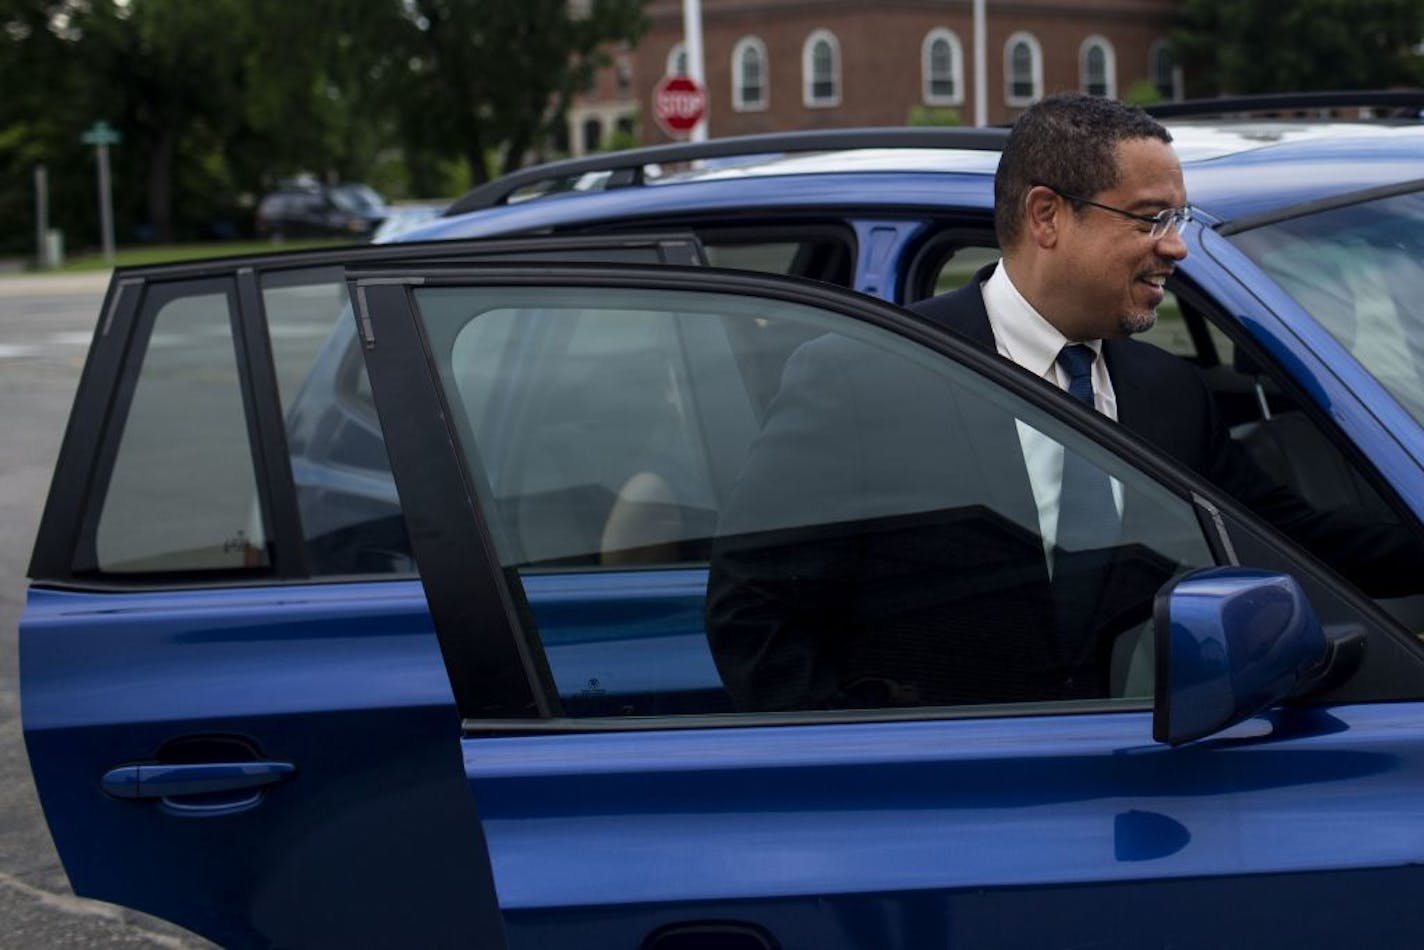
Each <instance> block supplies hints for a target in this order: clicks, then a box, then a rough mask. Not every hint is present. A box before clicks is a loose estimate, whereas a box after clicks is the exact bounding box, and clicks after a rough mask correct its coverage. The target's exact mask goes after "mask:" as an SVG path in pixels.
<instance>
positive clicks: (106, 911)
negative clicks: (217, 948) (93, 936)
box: [0, 871, 188, 950]
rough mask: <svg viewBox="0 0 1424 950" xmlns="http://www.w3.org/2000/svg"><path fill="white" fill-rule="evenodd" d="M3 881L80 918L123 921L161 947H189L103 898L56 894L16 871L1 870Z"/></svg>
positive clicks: (123, 923) (42, 902)
mask: <svg viewBox="0 0 1424 950" xmlns="http://www.w3.org/2000/svg"><path fill="white" fill-rule="evenodd" d="M0 884H3V885H4V886H6V887H9V888H12V889H13V890H16V891H19V892H20V893H21V894H24V895H25V896H26V897H30V898H33V899H34V900H37V901H39V902H40V903H41V904H43V905H45V906H46V907H49V908H52V909H54V910H58V911H63V912H64V913H66V914H75V915H76V916H79V917H98V918H101V919H103V920H107V921H111V922H112V923H116V924H122V925H123V926H125V927H130V928H133V929H135V930H139V931H140V932H142V933H143V936H145V937H147V938H148V939H149V940H151V941H153V942H154V943H155V944H157V945H158V946H160V947H172V948H173V950H183V948H184V947H187V946H188V944H187V942H185V941H183V940H181V939H179V938H178V937H170V936H168V935H167V934H156V933H150V932H148V931H145V930H142V928H139V927H135V926H134V924H133V923H132V922H131V921H129V920H126V919H125V918H124V912H123V911H122V910H121V909H120V908H118V907H116V906H114V905H113V904H103V903H100V902H99V901H91V900H85V899H84V898H82V897H74V896H72V895H69V894H55V893H52V892H50V891H47V890H45V889H44V888H41V887H35V886H34V885H33V884H26V883H25V882H24V881H22V880H20V879H19V878H17V877H15V876H14V875H13V874H6V873H5V872H3V871H0Z"/></svg>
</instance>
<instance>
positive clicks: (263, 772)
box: [20, 234, 702, 947]
mask: <svg viewBox="0 0 1424 950" xmlns="http://www.w3.org/2000/svg"><path fill="white" fill-rule="evenodd" d="M487 259H495V260H525V261H531V260H533V261H539V260H542V261H550V260H584V261H589V260H613V261H625V262H626V261H643V262H648V263H658V262H675V263H681V264H697V263H699V262H701V260H702V254H701V249H700V247H699V246H698V244H697V242H696V240H695V239H692V238H690V237H687V236H682V235H675V234H665V235H647V236H637V235H624V236H618V237H613V238H598V239H588V238H580V239H569V240H567V241H562V242H559V241H549V240H540V241H538V242H536V243H535V244H533V245H531V243H530V242H524V241H517V240H514V241H483V242H481V241H464V242H444V243H440V244H430V245H389V246H380V247H364V248H355V249H352V248H344V249H338V250H328V251H320V252H310V253H302V254H283V255H270V256H261V257H253V258H243V259H234V260H226V261H210V262H201V263H195V264H188V265H177V266H165V267H150V268H141V269H126V270H120V271H118V272H116V274H115V276H114V279H113V283H112V285H111V288H110V290H109V293H108V296H107V298H106V301H105V303H104V308H103V312H102V314H101V315H100V320H99V326H98V328H97V331H96V333H95V337H94V342H93V344H92V347H91V350H90V354H89V359H88V363H87V364H86V367H85V370H84V373H83V376H82V379H81V381H80V385H79V389H78V393H77V396H76V399H75V406H74V410H73V413H72V417H71V420H70V423H69V428H68V431H67V433H66V435H65V439H64V443H63V446H62V449H61V454H60V458H59V461H58V464H57V466H56V471H55V475H54V479H53V484H52V488H51V492H50V495H49V499H48V502H47V505H46V509H45V513H44V516H43V520H42V525H41V529H40V533H39V536H38V540H37V542H36V546H35V551H34V554H33V558H32V561H31V567H30V577H31V578H32V585H31V588H30V592H29V598H28V604H27V608H26V611H25V614H24V618H23V621H22V625H21V632H20V641H21V642H20V653H21V690H22V697H23V724H24V731H25V740H26V745H27V749H28V752H29V758H30V764H31V768H32V771H33V773H34V777H35V783H36V787H37V789H38V792H39V797H40V800H41V803H42V805H43V807H44V812H45V816H46V819H47V821H48V823H49V827H50V830H51V833H52V835H53V837H54V841H55V844H56V846H57V849H58V851H59V854H60V857H61V859H62V860H63V863H64V866H65V869H66V871H67V873H68V875H69V879H70V881H71V883H72V885H73V887H74V889H75V891H76V892H77V893H78V894H80V895H82V896H86V897H92V898H96V899H100V900H104V901H109V902H112V903H116V904H123V905H126V906H129V907H133V908H136V909H138V910H141V911H145V912H147V913H150V914H154V915H157V916H160V917H164V918H167V919H169V920H172V921H174V922H176V923H178V924H180V925H182V926H184V927H187V928H189V929H191V930H193V931H196V932H198V933H200V934H202V935H203V936H205V937H207V938H209V939H211V940H214V941H216V942H217V943H219V944H221V945H223V946H233V947H236V946H284V947H310V946H377V945H380V946H461V947H469V946H481V947H502V946H504V945H505V937H504V925H503V923H502V918H501V913H500V908H499V905H498V902H497V899H496V894H495V889H494V884H493V881H492V879H491V875H490V867H489V860H488V855H487V849H486V843H485V840H484V835H483V832H482V828H481V824H480V821H479V818H478V814H477V811H476V803H475V802H474V800H473V799H472V797H471V795H470V787H469V783H468V780H467V777H466V769H465V765H464V761H463V757H462V754H461V747H460V734H461V732H460V719H459V716H458V715H457V711H456V708H455V705H454V702H453V699H452V696H451V690H450V685H449V680H448V679H447V676H446V673H445V668H444V665H443V663H442V659H441V654H440V650H439V646H438V644H437V642H436V640H435V638H434V636H433V632H432V628H431V624H430V619H429V615H428V612H427V610H426V606H425V601H424V598H423V596H422V594H421V590H420V587H419V583H418V581H416V580H415V575H414V567H413V564H414V562H413V561H412V560H411V557H410V554H411V552H410V545H409V541H408V539H407V538H406V536H405V532H404V528H403V525H401V519H400V512H399V508H398V507H395V502H394V487H393V484H392V483H391V481H390V473H389V469H388V468H387V467H386V465H385V457H386V455H385V447H384V444H383V442H382V438H381V430H380V428H379V426H378V425H377V424H376V422H375V418H374V410H373V409H372V408H371V407H370V391H369V386H368V385H366V384H365V375H364V368H363V367H362V366H361V360H360V357H359V354H358V353H357V349H356V346H357V345H356V342H355V341H356V323H355V321H354V320H353V319H352V316H351V306H350V303H349V300H348V298H347V296H346V284H345V279H344V274H345V268H347V267H349V266H354V265H356V264H372V263H375V262H391V261H399V260H420V261H425V262H429V261H447V262H448V261H461V262H468V261H473V260H487ZM413 368H414V369H417V370H418V369H419V368H418V367H413ZM388 382H389V380H388ZM402 424H403V423H397V426H398V427H399V426H400V425H402ZM392 525H395V527H392Z"/></svg>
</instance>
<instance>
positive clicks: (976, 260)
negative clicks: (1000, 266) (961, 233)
mask: <svg viewBox="0 0 1424 950" xmlns="http://www.w3.org/2000/svg"><path fill="white" fill-rule="evenodd" d="M943 253H944V258H943V260H941V261H940V263H939V265H938V267H936V268H934V270H933V275H934V276H933V283H932V285H931V286H932V287H933V291H932V293H931V296H934V295H937V294H946V293H949V292H950V291H951V290H958V289H959V288H960V287H963V286H964V285H965V284H967V283H969V278H971V277H973V276H974V275H975V273H977V272H978V271H979V269H980V268H982V267H985V266H987V265H989V264H992V263H994V262H995V261H997V260H998V259H999V249H998V247H984V246H976V245H972V244H959V245H950V246H947V247H945V248H943Z"/></svg>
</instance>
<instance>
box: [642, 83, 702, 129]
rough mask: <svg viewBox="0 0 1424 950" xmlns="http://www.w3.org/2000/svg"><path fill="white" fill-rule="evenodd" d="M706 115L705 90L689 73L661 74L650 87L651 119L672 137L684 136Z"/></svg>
mask: <svg viewBox="0 0 1424 950" xmlns="http://www.w3.org/2000/svg"><path fill="white" fill-rule="evenodd" d="M706 114H707V93H706V92H704V91H703V89H702V87H701V86H699V85H698V84H697V82H696V80H694V79H692V78H691V77H690V76H664V77H663V78H662V81H661V82H659V83H658V84H657V87H656V88H654V89H653V118H654V119H656V120H657V123H658V127H659V128H660V129H662V130H663V131H664V132H666V133H667V134H668V135H670V136H671V137H673V138H675V139H681V138H686V137H687V134H688V133H689V132H691V131H692V130H693V128H694V127H695V126H696V125H697V123H699V122H701V121H702V117H703V116H704V115H706Z"/></svg>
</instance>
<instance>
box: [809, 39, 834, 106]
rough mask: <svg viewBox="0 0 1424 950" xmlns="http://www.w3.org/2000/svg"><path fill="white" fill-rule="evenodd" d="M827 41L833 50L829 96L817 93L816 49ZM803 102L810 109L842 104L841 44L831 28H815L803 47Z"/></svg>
mask: <svg viewBox="0 0 1424 950" xmlns="http://www.w3.org/2000/svg"><path fill="white" fill-rule="evenodd" d="M821 43H825V44H826V45H827V46H828V47H829V48H830V50H831V86H832V90H833V91H832V93H831V95H829V96H825V97H820V98H818V97H817V96H816V94H815V88H816V74H815V68H814V67H815V51H816V47H817V46H819V45H820V44H821ZM801 102H802V104H804V105H805V106H806V108H808V109H830V108H834V107H835V106H838V105H840V104H841V44H840V41H839V40H837V39H836V34H834V33H832V32H831V31H830V30H825V29H821V30H814V31H812V33H811V35H810V36H808V37H806V42H805V44H803V45H802V47H801Z"/></svg>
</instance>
